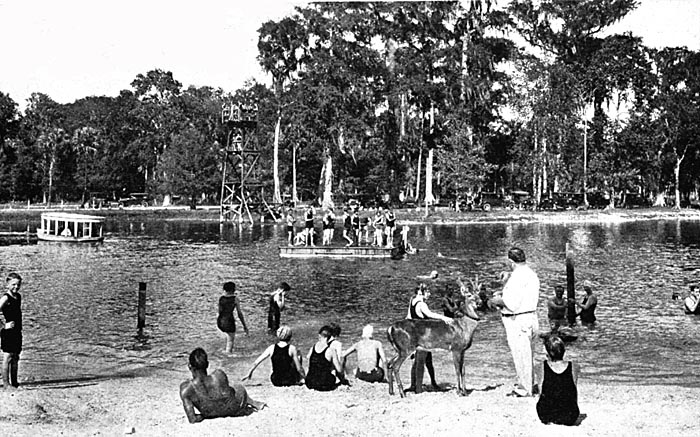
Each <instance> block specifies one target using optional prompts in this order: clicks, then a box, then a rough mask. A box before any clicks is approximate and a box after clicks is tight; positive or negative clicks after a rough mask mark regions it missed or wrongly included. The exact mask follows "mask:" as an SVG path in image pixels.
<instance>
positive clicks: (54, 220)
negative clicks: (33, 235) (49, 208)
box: [38, 213, 104, 239]
mask: <svg viewBox="0 0 700 437" xmlns="http://www.w3.org/2000/svg"><path fill="white" fill-rule="evenodd" d="M103 222H104V217H100V216H94V215H85V214H70V213H44V214H42V215H41V228H40V229H39V232H38V235H39V237H40V238H41V236H55V237H64V238H73V239H93V238H101V237H102V225H103Z"/></svg>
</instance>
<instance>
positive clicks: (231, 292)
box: [216, 282, 248, 354]
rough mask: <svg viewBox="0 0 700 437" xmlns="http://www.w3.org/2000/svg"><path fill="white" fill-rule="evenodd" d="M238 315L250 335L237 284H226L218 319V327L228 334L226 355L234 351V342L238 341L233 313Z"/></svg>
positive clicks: (220, 299) (220, 302)
mask: <svg viewBox="0 0 700 437" xmlns="http://www.w3.org/2000/svg"><path fill="white" fill-rule="evenodd" d="M234 311H236V312H237V313H238V318H239V319H241V323H242V324H243V329H244V330H245V333H246V334H248V325H246V323H245V318H244V317H243V311H242V310H241V303H240V302H239V300H238V296H237V295H236V284H234V283H233V282H226V283H224V294H223V296H221V297H220V298H219V317H217V319H216V326H217V327H218V328H219V330H220V331H221V332H223V333H224V334H226V349H225V352H226V353H229V354H230V353H231V351H233V342H234V341H235V340H236V318H235V316H234V315H233V312H234Z"/></svg>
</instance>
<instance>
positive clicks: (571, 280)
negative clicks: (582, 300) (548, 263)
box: [566, 242, 576, 325]
mask: <svg viewBox="0 0 700 437" xmlns="http://www.w3.org/2000/svg"><path fill="white" fill-rule="evenodd" d="M575 285H576V279H575V277H574V256H573V254H572V253H571V250H570V248H569V243H568V242H567V243H566V299H567V309H566V318H567V320H568V321H569V325H573V324H575V323H576V287H575Z"/></svg>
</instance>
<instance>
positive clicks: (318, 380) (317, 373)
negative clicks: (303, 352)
mask: <svg viewBox="0 0 700 437" xmlns="http://www.w3.org/2000/svg"><path fill="white" fill-rule="evenodd" d="M332 331H333V330H332V328H331V327H330V326H324V327H322V328H321V329H320V330H319V331H318V341H317V342H316V344H314V345H313V346H312V347H311V349H309V355H308V357H307V358H308V360H309V371H308V373H307V374H306V386H307V387H308V388H310V389H313V390H318V391H330V390H335V388H336V387H338V384H339V382H338V381H337V380H336V375H338V377H339V378H340V379H341V380H342V377H341V375H342V374H343V373H342V368H341V366H340V360H339V359H338V354H337V353H336V351H335V349H333V348H331V347H330V346H329V345H328V343H329V341H330V339H331V337H332ZM333 370H335V374H334V373H333Z"/></svg>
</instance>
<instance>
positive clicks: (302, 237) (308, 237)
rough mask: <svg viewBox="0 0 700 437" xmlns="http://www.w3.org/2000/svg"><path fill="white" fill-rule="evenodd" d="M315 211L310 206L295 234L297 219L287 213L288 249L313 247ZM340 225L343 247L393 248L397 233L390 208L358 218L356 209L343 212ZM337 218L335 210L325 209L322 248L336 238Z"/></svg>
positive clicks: (290, 210) (291, 211)
mask: <svg viewBox="0 0 700 437" xmlns="http://www.w3.org/2000/svg"><path fill="white" fill-rule="evenodd" d="M315 214H316V209H315V208H314V207H313V206H312V205H309V206H307V207H306V209H305V210H304V219H303V221H304V227H303V228H302V230H300V231H299V232H296V233H295V226H294V224H295V223H296V218H295V217H294V211H293V210H292V209H291V208H289V209H288V210H287V216H286V219H285V221H286V223H287V244H288V245H290V246H315V245H316V240H315V235H316V231H315V224H314V215H315ZM341 222H342V224H343V239H344V240H345V242H346V244H345V246H346V247H350V246H360V245H362V244H367V245H372V246H376V247H394V233H395V232H396V215H395V214H394V211H393V209H392V208H388V209H387V210H386V211H384V209H383V208H382V207H381V206H380V207H378V208H377V209H376V211H375V212H374V214H369V215H364V216H362V217H361V216H360V214H359V212H358V210H357V209H356V208H351V207H345V208H343V215H342V217H341ZM335 224H336V215H335V212H334V209H333V208H332V207H329V208H327V209H326V211H325V214H324V215H323V218H322V227H323V234H322V240H321V241H322V242H321V244H322V245H323V246H330V245H332V244H333V238H334V236H335Z"/></svg>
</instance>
